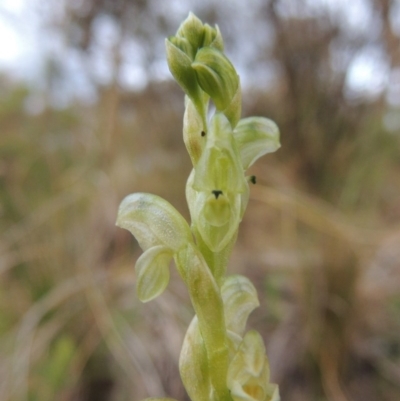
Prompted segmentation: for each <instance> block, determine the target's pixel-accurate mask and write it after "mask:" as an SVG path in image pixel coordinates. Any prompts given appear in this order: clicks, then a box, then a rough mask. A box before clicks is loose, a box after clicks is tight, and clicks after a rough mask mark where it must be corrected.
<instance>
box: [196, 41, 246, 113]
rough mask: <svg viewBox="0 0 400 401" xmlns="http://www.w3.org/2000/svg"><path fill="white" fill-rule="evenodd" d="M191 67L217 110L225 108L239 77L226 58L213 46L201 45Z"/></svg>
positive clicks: (237, 84) (233, 92)
mask: <svg viewBox="0 0 400 401" xmlns="http://www.w3.org/2000/svg"><path fill="white" fill-rule="evenodd" d="M192 68H193V69H194V70H195V71H196V76H197V80H198V82H199V84H200V86H201V88H202V89H203V90H204V92H206V93H208V94H209V95H210V97H211V99H212V100H213V101H214V104H215V107H216V108H217V110H219V111H221V110H224V109H226V108H227V106H228V105H229V104H230V103H231V101H232V99H233V97H234V95H235V93H236V91H237V88H238V86H239V77H238V75H237V73H236V70H235V68H234V67H233V65H232V63H231V62H230V61H229V60H228V58H227V57H226V56H225V55H224V54H223V53H222V52H221V51H219V50H218V49H216V48H215V47H211V46H207V47H203V48H201V49H200V50H199V51H198V52H197V53H196V56H195V59H194V62H193V63H192Z"/></svg>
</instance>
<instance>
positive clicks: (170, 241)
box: [117, 13, 280, 401]
mask: <svg viewBox="0 0 400 401" xmlns="http://www.w3.org/2000/svg"><path fill="white" fill-rule="evenodd" d="M166 49H167V59H168V65H169V68H170V71H171V73H172V75H173V76H174V78H175V79H176V81H177V82H178V84H179V85H180V86H181V87H182V89H183V90H184V92H185V94H186V96H185V114H184V121H183V139H184V142H185V145H186V148H187V151H188V153H189V155H190V158H191V160H192V163H193V170H192V172H191V173H190V175H189V178H188V181H187V185H186V198H187V202H188V206H189V210H190V215H191V226H190V227H189V225H188V223H187V222H186V221H185V219H184V218H183V217H182V216H181V215H180V214H179V212H178V211H177V210H176V209H175V208H174V207H173V206H172V205H170V204H169V203H168V202H167V201H165V200H164V199H162V198H160V197H158V196H156V195H151V194H145V193H136V194H132V195H129V196H127V197H126V198H125V199H124V200H123V201H122V203H121V205H120V208H119V213H118V220H117V225H118V226H120V227H122V228H126V229H128V230H129V231H130V232H131V233H132V234H133V235H134V236H135V237H136V239H137V240H138V242H139V245H140V246H141V248H142V249H143V254H142V255H141V256H140V258H139V259H138V260H137V262H136V266H135V269H136V285H137V294H138V297H139V299H140V300H142V301H143V302H147V301H150V300H152V299H153V298H155V297H157V296H158V295H160V294H161V293H162V292H163V291H164V289H165V288H166V286H167V285H168V282H169V265H170V262H171V260H172V259H173V260H174V261H175V265H176V266H177V269H178V271H179V274H180V276H181V277H182V279H183V281H184V282H185V284H186V286H187V288H188V291H189V295H190V299H191V301H192V304H193V307H194V310H195V313H196V315H195V316H194V318H193V320H192V322H191V324H190V326H189V328H188V331H187V333H186V336H185V339H184V343H183V346H182V351H181V356H180V361H179V367H180V373H181V377H182V380H183V383H184V385H185V388H186V390H187V392H188V394H189V396H190V398H191V400H192V401H239V400H240V401H277V400H279V393H278V388H277V386H276V385H274V384H270V382H269V364H268V359H267V357H266V355H265V347H264V344H263V341H262V338H261V336H260V334H259V333H257V332H256V331H254V330H250V331H247V332H246V330H245V329H246V321H247V318H248V316H249V314H250V313H251V312H252V310H253V309H254V308H255V307H257V306H258V305H259V302H258V298H257V293H256V290H255V288H254V286H253V285H252V283H251V282H250V281H249V280H248V279H247V278H246V277H244V276H240V275H227V274H226V267H227V262H228V259H229V256H230V253H231V250H232V247H233V245H234V243H235V241H236V237H237V233H238V228H239V223H240V221H241V219H242V217H243V214H244V212H245V210H246V207H247V203H248V199H249V183H254V182H255V177H254V176H246V170H247V169H248V168H249V167H250V166H251V165H252V164H253V163H254V162H255V161H256V160H257V159H258V158H259V157H261V156H262V155H265V154H267V153H271V152H274V151H275V150H277V149H278V148H279V146H280V145H279V130H278V128H277V126H276V125H275V123H273V122H272V121H271V120H269V119H267V118H263V117H250V118H244V119H240V116H241V88H240V80H239V76H238V75H237V73H236V70H235V68H234V67H233V65H232V63H231V62H230V61H229V59H228V58H227V57H226V55H225V54H224V44H223V39H222V36H221V33H220V31H219V29H218V27H215V28H213V27H211V26H210V25H208V24H203V23H202V22H201V21H200V20H199V19H198V18H197V17H196V16H195V15H193V14H192V13H190V14H189V16H188V18H187V19H186V20H185V21H184V22H183V23H182V24H181V26H180V27H179V29H178V31H177V33H176V35H175V36H172V37H170V38H168V39H167V40H166ZM211 102H212V103H213V105H214V108H215V112H214V113H213V115H212V116H211V117H208V112H209V105H210V103H211ZM153 400H154V399H153ZM158 400H163V399H162V398H159V399H158ZM164 400H167V399H165V398H164Z"/></svg>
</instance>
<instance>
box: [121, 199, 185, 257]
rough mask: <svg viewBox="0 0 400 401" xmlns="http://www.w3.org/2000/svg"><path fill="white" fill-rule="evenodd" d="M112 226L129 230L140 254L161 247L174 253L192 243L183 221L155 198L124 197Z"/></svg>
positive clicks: (173, 210)
mask: <svg viewBox="0 0 400 401" xmlns="http://www.w3.org/2000/svg"><path fill="white" fill-rule="evenodd" d="M116 224H117V226H119V227H122V228H125V229H127V230H129V231H130V232H131V233H132V234H133V235H134V236H135V238H136V239H137V241H138V242H139V245H140V246H141V248H142V249H143V250H146V249H148V248H150V247H153V246H157V245H162V246H165V247H166V248H169V249H171V250H172V251H174V252H176V251H177V250H179V249H180V248H181V247H182V246H184V245H185V244H186V243H187V242H188V241H191V240H192V236H191V232H190V228H189V226H188V224H187V222H186V221H185V219H184V218H183V217H182V216H181V214H180V213H179V212H178V211H177V210H176V209H175V208H174V207H173V206H172V205H171V204H170V203H169V202H167V201H166V200H164V199H162V198H161V197H159V196H157V195H152V194H145V193H136V194H131V195H128V196H127V197H126V198H125V199H124V200H123V201H122V202H121V205H120V207H119V210H118V218H117V223H116Z"/></svg>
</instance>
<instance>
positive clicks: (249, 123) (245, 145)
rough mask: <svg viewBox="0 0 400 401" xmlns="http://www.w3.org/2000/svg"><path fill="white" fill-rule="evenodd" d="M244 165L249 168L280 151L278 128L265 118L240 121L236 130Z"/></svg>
mask: <svg viewBox="0 0 400 401" xmlns="http://www.w3.org/2000/svg"><path fill="white" fill-rule="evenodd" d="M234 136H235V140H236V143H237V145H238V148H239V151H240V156H241V158H242V164H243V167H244V168H245V169H247V168H249V167H250V166H251V165H252V164H253V163H254V162H255V161H256V160H257V159H258V158H260V157H261V156H263V155H265V154H267V153H271V152H275V151H276V150H277V149H279V147H280V146H281V145H280V142H279V129H278V126H277V125H276V124H275V123H274V122H273V121H272V120H269V119H268V118H265V117H248V118H243V119H242V120H240V121H239V123H238V124H237V125H236V127H235V129H234Z"/></svg>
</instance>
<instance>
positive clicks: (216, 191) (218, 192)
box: [211, 189, 223, 199]
mask: <svg viewBox="0 0 400 401" xmlns="http://www.w3.org/2000/svg"><path fill="white" fill-rule="evenodd" d="M211 193H213V194H214V196H215V199H218V196H220V195H222V194H223V193H222V191H220V190H219V189H214V190H213V191H211Z"/></svg>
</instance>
